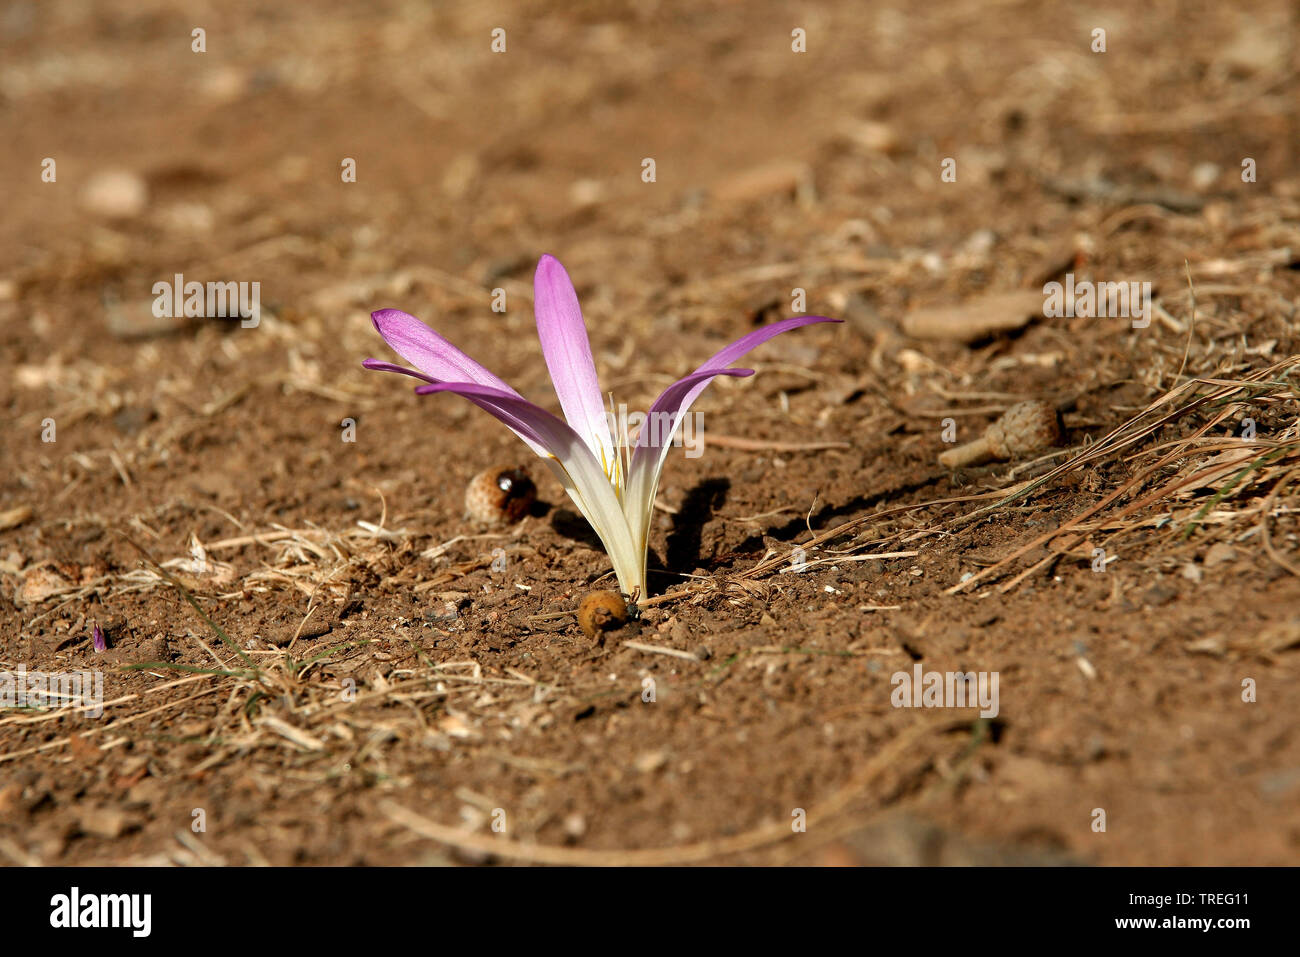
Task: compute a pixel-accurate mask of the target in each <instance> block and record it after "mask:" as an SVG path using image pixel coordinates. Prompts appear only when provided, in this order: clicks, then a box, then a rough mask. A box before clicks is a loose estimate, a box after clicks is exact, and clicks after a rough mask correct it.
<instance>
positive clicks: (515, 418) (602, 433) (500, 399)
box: [362, 256, 840, 602]
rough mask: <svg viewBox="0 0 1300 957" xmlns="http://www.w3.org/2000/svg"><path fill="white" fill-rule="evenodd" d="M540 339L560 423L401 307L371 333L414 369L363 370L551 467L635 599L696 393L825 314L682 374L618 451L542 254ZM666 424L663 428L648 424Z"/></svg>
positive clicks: (571, 302) (577, 329) (758, 334)
mask: <svg viewBox="0 0 1300 957" xmlns="http://www.w3.org/2000/svg"><path fill="white" fill-rule="evenodd" d="M533 292H534V295H533V302H534V310H535V313H536V317H537V335H538V338H539V339H541V343H542V355H543V357H544V358H545V359H546V366H547V368H548V369H549V370H550V373H551V382H552V384H553V385H554V386H555V393H556V395H557V396H558V397H559V399H560V408H561V409H562V410H563V412H564V419H560V418H558V417H556V416H554V415H552V414H551V413H550V412H547V411H546V410H545V409H543V408H541V407H540V406H536V405H534V404H533V403H531V402H529V401H528V400H527V399H525V398H524V397H523V396H522V395H520V394H519V393H518V392H516V391H515V390H514V389H512V388H510V386H508V385H507V384H506V383H505V382H503V381H502V380H500V379H498V378H497V377H496V376H495V375H493V374H492V373H491V372H489V371H488V370H487V369H485V368H484V367H483V366H481V365H479V364H478V363H477V362H475V361H474V360H473V359H471V358H470V357H469V356H468V355H466V354H465V353H464V352H461V351H460V350H459V349H457V348H456V347H455V346H453V345H452V344H451V343H450V342H448V341H447V340H446V339H444V338H443V337H442V336H440V335H438V333H436V332H434V331H433V330H432V329H430V328H429V327H428V326H427V325H425V324H424V323H423V322H421V321H420V320H419V319H417V318H415V317H414V316H412V315H409V314H407V313H405V312H401V311H400V310H397V309H381V310H380V311H378V312H375V313H372V314H371V319H372V320H373V321H374V324H375V328H376V329H377V330H378V331H379V334H380V335H381V336H383V337H384V341H385V342H387V343H388V345H389V346H391V347H392V348H393V350H394V351H395V352H397V354H398V355H400V356H401V357H402V358H403V359H405V360H406V361H407V362H409V363H410V364H411V365H413V366H415V368H414V369H408V368H405V367H404V366H399V365H395V364H393V363H391V362H381V361H380V360H378V359H366V360H365V361H364V362H363V363H362V365H364V366H365V367H366V368H367V369H376V370H379V371H382V372H398V373H401V374H403V375H409V376H414V377H415V378H417V379H423V380H424V381H425V383H426V384H425V385H422V386H418V387H416V390H415V391H416V392H417V393H418V394H420V395H428V394H431V393H434V392H454V393H456V394H457V395H461V396H464V397H465V398H467V399H469V400H470V401H471V402H473V403H474V404H475V405H477V406H479V407H480V408H482V409H484V410H486V411H487V412H490V413H491V414H492V415H494V416H495V417H496V418H498V419H499V420H501V421H502V422H503V423H505V424H506V425H507V426H508V427H509V428H510V429H511V430H512V431H513V432H514V433H515V434H516V435H518V436H519V437H520V438H521V439H523V441H524V442H525V443H526V444H527V445H528V446H529V447H530V448H531V449H532V450H533V451H534V452H536V453H537V454H538V455H539V456H541V458H542V459H543V460H544V461H545V462H546V464H547V465H548V466H549V467H550V468H551V471H552V472H553V473H554V474H555V477H556V478H557V479H559V481H560V484H561V485H563V486H564V490H565V491H566V492H567V493H568V495H569V498H571V499H572V500H573V503H574V504H575V505H576V506H577V507H578V510H579V511H580V512H581V513H582V514H583V516H584V517H585V518H586V519H587V521H588V522H590V523H591V527H592V528H593V529H595V531H596V534H597V535H598V536H600V540H601V542H602V543H603V544H604V546H605V550H606V551H607V552H608V553H609V557H610V561H611V562H612V563H613V565H614V574H615V575H616V576H617V577H618V584H619V588H620V589H621V590H622V591H623V593H624V594H625V595H628V596H630V597H631V599H632V600H633V602H635V601H636V600H637V599H638V598H640V597H642V596H644V595H645V594H646V554H647V551H648V548H649V544H650V517H651V511H652V509H653V508H654V500H655V494H656V492H657V491H658V488H659V473H660V472H661V471H663V467H664V461H665V459H666V458H667V455H668V449H669V447H670V446H671V444H672V439H673V435H674V434H675V433H676V431H677V427H678V426H679V425H680V423H681V419H682V416H683V415H685V414H686V412H687V410H688V409H689V408H690V406H691V403H693V402H694V401H695V399H696V397H697V396H699V394H700V393H701V392H703V391H704V390H705V388H707V387H708V385H709V383H710V382H711V381H712V380H713V378H714V377H715V376H720V375H729V376H749V375H753V374H754V371H753V370H752V369H735V368H731V364H732V363H733V362H736V361H737V360H738V359H740V357H741V356H743V355H745V353H747V352H749V351H750V350H751V349H753V348H754V347H755V346H759V345H761V344H762V343H764V342H766V341H767V340H769V339H771V338H772V337H773V336H777V335H780V334H781V333H783V332H787V331H788V330H790V329H795V328H797V327H799V326H806V325H809V324H811V323H815V322H839V321H840V320H839V319H827V318H825V317H824V316H798V317H796V318H794V319H783V320H781V321H780V322H774V323H772V324H770V325H767V326H764V327H762V328H761V329H756V330H754V331H753V332H751V333H749V335H746V336H742V337H741V338H740V339H737V340H736V341H735V342H733V343H732V344H731V345H729V346H727V347H726V348H725V349H722V350H720V351H718V352H717V353H715V354H714V355H713V356H712V357H711V358H710V359H709V360H708V361H707V362H705V363H704V364H703V365H701V366H700V367H699V368H698V369H696V370H695V371H694V372H692V373H691V374H690V375H688V376H686V377H685V378H682V379H679V380H677V381H676V382H674V383H673V384H672V385H670V386H669V387H668V388H666V389H665V390H664V391H663V392H662V393H660V395H659V397H658V398H657V399H655V401H654V403H653V404H652V405H651V407H650V412H649V413H648V414H647V415H646V426H644V427H642V428H641V429H640V431H639V432H638V434H637V437H636V442H635V445H634V446H633V447H631V448H629V447H628V445H627V444H626V443H620V444H618V445H615V442H614V437H613V435H612V434H611V433H610V428H609V421H608V418H607V416H606V413H605V405H604V402H603V401H602V400H601V392H600V385H599V383H598V382H597V380H596V364H595V362H593V361H592V357H591V343H590V342H589V341H588V339H587V327H586V325H585V324H584V323H583V320H582V310H581V309H580V308H579V306H578V294H577V293H576V292H575V291H574V289H573V283H572V282H571V281H570V280H569V274H568V273H567V272H565V271H564V267H563V266H561V265H560V262H559V260H558V259H556V258H555V257H553V256H543V257H542V258H541V260H540V261H539V262H538V264H537V273H536V275H535V276H534V277H533ZM651 423H664V424H665V425H666V427H665V428H651V427H650V424H651Z"/></svg>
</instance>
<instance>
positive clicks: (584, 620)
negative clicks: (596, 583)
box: [578, 591, 627, 644]
mask: <svg viewBox="0 0 1300 957" xmlns="http://www.w3.org/2000/svg"><path fill="white" fill-rule="evenodd" d="M578 624H579V626H581V628H582V632H583V634H585V635H586V636H587V637H588V638H589V639H591V640H592V641H595V642H599V643H602V644H603V643H604V641H605V632H607V631H613V630H614V629H615V628H621V627H623V625H625V624H627V602H625V601H624V600H623V596H622V595H620V594H619V593H618V592H616V591H593V592H590V593H589V594H588V595H587V596H586V597H585V598H583V599H582V603H581V604H580V605H578Z"/></svg>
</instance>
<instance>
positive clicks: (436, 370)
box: [370, 309, 519, 395]
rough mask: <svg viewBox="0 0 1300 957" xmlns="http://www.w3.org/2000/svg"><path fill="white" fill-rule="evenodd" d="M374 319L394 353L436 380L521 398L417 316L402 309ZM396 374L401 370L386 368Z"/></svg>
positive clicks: (376, 314) (378, 314) (373, 315)
mask: <svg viewBox="0 0 1300 957" xmlns="http://www.w3.org/2000/svg"><path fill="white" fill-rule="evenodd" d="M370 319H371V321H372V322H374V324H375V328H376V329H377V330H379V334H380V335H381V336H383V337H384V341H385V342H387V343H388V344H389V345H390V346H392V347H393V350H394V351H395V352H396V353H397V354H398V355H399V356H401V357H402V358H403V359H405V360H406V361H407V362H409V363H410V364H411V365H413V366H415V367H416V368H417V369H419V370H420V371H421V372H423V373H424V374H425V376H427V377H429V378H430V379H431V380H433V381H442V382H477V383H479V384H480V385H488V386H492V388H494V389H499V390H501V391H502V392H509V393H511V394H512V395H519V393H518V392H515V390H514V389H512V388H510V386H508V385H506V384H505V382H503V381H502V380H501V379H498V378H497V377H496V376H494V375H493V374H492V373H491V372H488V370H487V369H485V368H483V367H482V366H481V365H479V364H478V363H477V362H475V361H474V360H473V359H471V358H470V357H469V356H467V355H466V354H465V353H463V352H461V351H460V350H459V349H457V348H456V347H455V346H453V345H452V344H451V343H450V342H448V341H447V340H446V339H444V338H443V337H442V336H440V335H438V334H437V333H436V332H434V331H433V330H432V329H430V328H429V327H428V326H426V325H425V324H424V323H423V322H421V321H420V320H419V319H417V318H415V316H412V315H410V314H409V313H405V312H402V311H401V310H400V309H380V310H379V311H378V312H373V313H371V314H370ZM385 371H387V372H396V371H398V369H397V368H386V369H385Z"/></svg>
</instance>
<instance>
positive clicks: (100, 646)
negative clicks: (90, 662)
mask: <svg viewBox="0 0 1300 957" xmlns="http://www.w3.org/2000/svg"><path fill="white" fill-rule="evenodd" d="M90 643H91V644H92V645H94V646H95V650H96V651H104V650H105V649H107V648H108V642H107V641H106V640H105V639H104V629H102V628H100V627H99V622H95V630H94V631H93V632H91V635H90Z"/></svg>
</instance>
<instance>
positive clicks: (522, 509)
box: [465, 466, 537, 525]
mask: <svg viewBox="0 0 1300 957" xmlns="http://www.w3.org/2000/svg"><path fill="white" fill-rule="evenodd" d="M536 500H537V486H536V485H534V484H533V480H532V479H531V478H529V477H528V473H527V472H525V471H524V470H523V469H520V468H508V467H501V466H498V467H496V468H490V469H488V470H487V471H485V472H480V473H479V474H478V475H476V476H474V479H473V481H471V482H470V483H469V486H468V487H467V488H466V489H465V511H467V512H468V513H469V516H470V518H472V519H474V521H476V522H481V523H483V524H484V525H513V524H514V523H515V522H517V521H519V520H520V519H521V518H523V517H524V516H525V515H527V514H528V509H529V508H531V507H532V504H533V502H535V501H536Z"/></svg>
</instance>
